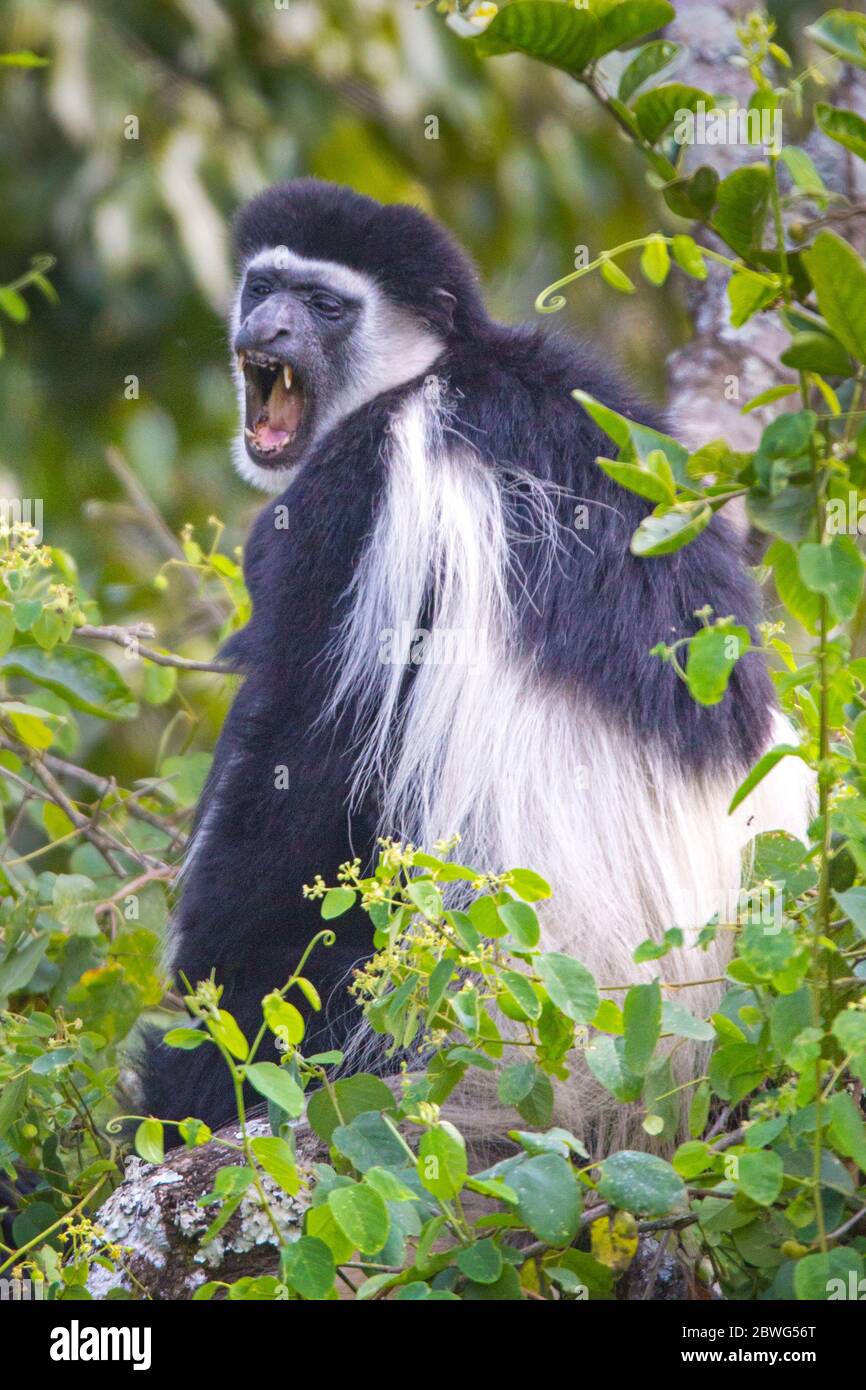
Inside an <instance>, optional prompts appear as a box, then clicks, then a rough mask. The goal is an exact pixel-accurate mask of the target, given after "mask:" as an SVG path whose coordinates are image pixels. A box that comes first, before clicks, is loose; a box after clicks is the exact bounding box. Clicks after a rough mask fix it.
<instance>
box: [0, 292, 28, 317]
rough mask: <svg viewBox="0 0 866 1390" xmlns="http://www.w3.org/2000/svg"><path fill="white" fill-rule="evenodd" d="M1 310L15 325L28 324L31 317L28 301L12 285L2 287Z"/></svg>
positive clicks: (0, 294) (0, 293)
mask: <svg viewBox="0 0 866 1390" xmlns="http://www.w3.org/2000/svg"><path fill="white" fill-rule="evenodd" d="M0 309H2V311H3V313H4V314H6V315H7V316H8V317H9V318H10V319H12V321H13V323H26V321H27V319H29V317H30V309H29V308H28V305H27V300H26V299H25V298H24V296H23V294H19V293H18V291H17V290H13V289H12V287H11V285H0Z"/></svg>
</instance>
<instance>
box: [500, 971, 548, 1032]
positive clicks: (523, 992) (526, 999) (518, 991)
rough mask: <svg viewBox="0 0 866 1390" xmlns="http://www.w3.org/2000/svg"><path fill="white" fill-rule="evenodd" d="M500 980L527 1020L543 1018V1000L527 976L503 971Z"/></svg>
mask: <svg viewBox="0 0 866 1390" xmlns="http://www.w3.org/2000/svg"><path fill="white" fill-rule="evenodd" d="M499 978H500V979H501V981H502V983H503V984H504V985H505V987H506V989H507V990H508V993H509V994H510V995H511V997H512V998H513V999H514V1000H515V1002H516V1003H517V1005H518V1006H519V1008H520V1009H521V1011H522V1013H523V1014H524V1015H525V1017H526V1018H530V1019H533V1020H535V1019H538V1018H540V1017H541V1000H540V999H539V997H538V995H537V994H536V992H535V990H534V989H533V988H532V983H531V981H529V980H528V979H527V978H526V976H525V975H520V974H518V972H517V971H516V970H502V971H500V975H499Z"/></svg>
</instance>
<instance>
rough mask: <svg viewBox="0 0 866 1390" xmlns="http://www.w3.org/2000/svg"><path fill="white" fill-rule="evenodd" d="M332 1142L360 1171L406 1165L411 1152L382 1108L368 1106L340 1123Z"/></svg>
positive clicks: (332, 1136)
mask: <svg viewBox="0 0 866 1390" xmlns="http://www.w3.org/2000/svg"><path fill="white" fill-rule="evenodd" d="M331 1143H332V1145H333V1147H334V1148H335V1149H336V1150H337V1152H338V1153H341V1154H343V1155H344V1156H345V1157H346V1158H348V1160H349V1162H350V1163H351V1164H352V1167H353V1168H356V1169H357V1170H358V1172H359V1173H366V1172H367V1170H368V1169H369V1168H377V1167H382V1168H403V1167H405V1166H406V1163H407V1161H408V1155H407V1153H406V1150H405V1149H404V1148H403V1145H402V1144H401V1143H400V1140H399V1139H398V1138H397V1135H396V1134H395V1133H394V1131H393V1129H391V1127H390V1125H388V1124H387V1123H386V1121H385V1120H384V1118H383V1116H382V1115H381V1114H380V1113H379V1111H378V1110H365V1111H363V1112H362V1113H361V1114H360V1115H356V1116H355V1118H354V1119H353V1120H352V1121H351V1122H350V1123H349V1124H345V1125H337V1126H336V1128H335V1130H334V1132H333V1134H332V1135H331Z"/></svg>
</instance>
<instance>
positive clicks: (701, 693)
mask: <svg viewBox="0 0 866 1390" xmlns="http://www.w3.org/2000/svg"><path fill="white" fill-rule="evenodd" d="M750 646H751V639H750V637H749V632H748V629H747V628H744V627H740V626H739V625H735V624H733V623H728V624H725V625H724V626H721V625H720V626H718V627H705V628H701V630H700V632H698V633H697V634H696V635H695V636H694V637H693V638H692V639H691V641H690V642H689V653H688V658H687V661H686V685H687V686H688V688H689V692H690V694H691V696H692V699H694V700H697V702H698V704H701V705H717V704H719V703H720V702H721V700H722V699H723V698H724V695H725V692H726V691H727V688H728V681H729V680H730V677H731V672H732V671H733V669H734V667H735V666H736V664H737V662H738V661H739V659H740V657H742V656H745V654H746V652H747V651H748V650H749V647H750Z"/></svg>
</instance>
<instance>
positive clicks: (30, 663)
mask: <svg viewBox="0 0 866 1390" xmlns="http://www.w3.org/2000/svg"><path fill="white" fill-rule="evenodd" d="M0 671H5V673H6V674H7V675H10V676H26V677H27V679H28V680H31V681H33V683H34V684H35V685H42V686H45V688H46V690H53V691H54V694H55V695H60V696H61V697H62V698H63V699H64V700H66V701H68V703H69V704H70V705H72V707H73V709H79V710H82V711H83V712H84V713H85V714H95V715H97V716H98V717H99V718H100V719H134V718H135V716H136V715H137V714H138V705H137V704H136V702H135V700H134V699H133V697H132V692H131V691H130V690H129V687H128V686H127V685H126V684H125V683H124V682H123V681H122V680H121V678H120V676H119V675H118V674H117V672H116V671H115V669H114V667H113V666H112V665H111V663H110V662H108V661H106V660H105V657H103V656H99V654H98V653H97V652H91V651H88V650H87V648H86V647H74V646H71V645H70V646H64V647H55V648H53V649H52V650H51V651H43V649H42V648H41V647H40V646H38V645H33V646H30V645H29V644H24V645H22V646H20V647H13V649H12V650H11V651H10V652H7V654H6V656H4V657H2V658H0Z"/></svg>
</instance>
